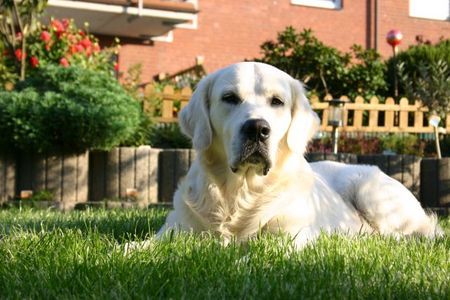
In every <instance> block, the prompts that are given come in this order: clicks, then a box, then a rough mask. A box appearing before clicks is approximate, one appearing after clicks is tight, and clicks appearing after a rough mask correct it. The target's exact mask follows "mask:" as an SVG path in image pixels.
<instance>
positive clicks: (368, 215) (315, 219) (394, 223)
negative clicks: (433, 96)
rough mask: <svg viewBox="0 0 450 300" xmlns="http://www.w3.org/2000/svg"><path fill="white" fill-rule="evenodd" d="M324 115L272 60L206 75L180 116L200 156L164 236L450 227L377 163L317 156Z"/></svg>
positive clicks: (425, 231) (435, 231)
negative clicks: (309, 157) (261, 131)
mask: <svg viewBox="0 0 450 300" xmlns="http://www.w3.org/2000/svg"><path fill="white" fill-rule="evenodd" d="M248 120H264V122H265V123H264V124H267V125H268V127H269V129H268V130H267V128H266V130H267V131H269V134H268V138H267V140H265V139H264V140H262V139H261V140H258V139H256V140H254V139H252V138H248V134H246V133H245V132H244V131H245V130H244V129H243V128H244V127H245V126H244V124H245V123H246V121H248ZM318 124H319V122H318V118H317V115H316V114H315V113H314V112H313V110H312V109H311V107H310V105H309V103H308V100H307V99H306V97H305V93H304V90H303V87H302V85H301V84H300V82H298V81H296V80H294V79H293V78H292V77H290V76H289V75H287V74H286V73H284V72H282V71H280V70H278V69H276V68H274V67H272V66H269V65H266V64H262V63H253V62H245V63H239V64H235V65H231V66H229V67H227V68H225V69H222V70H219V71H217V72H215V73H213V74H211V75H209V76H207V77H206V78H204V79H203V80H202V81H201V82H200V83H199V86H198V88H197V89H196V91H195V93H194V94H193V96H192V99H191V100H190V102H189V104H188V105H187V107H186V108H185V109H183V110H182V112H181V115H180V125H181V129H182V130H183V132H184V133H185V134H187V135H188V136H189V137H191V138H192V141H193V145H194V148H195V149H196V150H197V158H196V160H195V161H194V163H193V165H192V166H191V168H190V170H189V172H188V174H187V176H186V177H185V178H184V179H183V180H182V181H181V183H180V185H179V187H178V190H177V191H176V193H175V197H174V210H173V211H172V212H170V214H169V215H168V217H167V220H166V223H165V225H164V226H163V227H162V228H161V230H160V231H159V233H158V235H159V236H161V235H163V234H164V233H165V232H167V231H169V230H175V231H178V230H183V231H193V232H202V231H210V232H213V233H217V234H218V235H220V236H222V237H223V238H224V239H225V240H230V239H236V240H238V241H242V240H245V239H248V238H249V237H252V236H254V235H256V234H257V233H258V232H259V231H260V230H263V231H269V232H280V231H281V232H285V233H288V234H290V235H291V236H292V237H293V238H294V239H295V244H296V245H297V246H299V247H301V246H303V245H304V244H305V243H307V242H308V241H312V240H314V239H315V238H316V237H317V236H318V235H319V234H320V232H321V231H325V232H343V233H350V234H352V233H359V232H379V233H381V234H388V235H391V234H392V235H395V236H397V235H410V234H414V233H418V234H422V235H425V236H428V237H434V236H436V235H441V234H442V231H441V229H440V228H439V226H438V225H437V222H436V218H435V217H434V216H431V215H427V214H426V213H425V212H424V210H423V209H422V208H421V206H420V204H419V202H418V201H417V200H416V199H415V197H414V196H413V195H412V194H411V193H410V192H409V191H408V190H407V189H406V188H405V187H404V186H403V185H402V184H400V183H399V182H397V181H395V180H394V179H392V178H390V177H389V176H387V175H385V174H384V173H382V172H381V171H380V170H379V169H378V168H377V167H373V166H360V165H344V164H341V163H336V162H319V163H311V164H309V163H307V162H306V160H305V159H304V158H303V154H304V152H305V149H306V145H307V143H308V141H309V140H310V138H311V137H312V136H313V135H314V134H315V132H316V131H317V129H318ZM265 134H266V135H267V132H265Z"/></svg>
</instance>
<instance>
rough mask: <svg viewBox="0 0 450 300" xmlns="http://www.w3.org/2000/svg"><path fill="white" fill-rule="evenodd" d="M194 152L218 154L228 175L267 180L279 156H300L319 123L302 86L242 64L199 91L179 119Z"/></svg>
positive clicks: (254, 65)
mask: <svg viewBox="0 0 450 300" xmlns="http://www.w3.org/2000/svg"><path fill="white" fill-rule="evenodd" d="M180 125H181V128H182V130H183V132H184V133H185V134H187V135H188V136H190V137H191V138H192V141H193V145H194V148H196V149H197V150H200V151H204V150H207V149H208V150H211V151H215V152H217V154H216V155H217V156H219V159H220V158H222V159H224V160H225V161H226V162H227V163H228V166H229V167H230V169H231V170H232V171H233V172H235V173H237V172H244V171H246V170H248V169H249V168H255V170H256V172H257V173H258V174H262V175H266V174H267V173H268V172H269V170H270V168H271V167H272V166H273V164H274V163H275V162H276V161H277V158H278V157H277V155H279V153H280V152H282V151H284V152H285V151H291V152H294V153H296V154H298V155H302V154H303V153H304V151H305V148H306V145H307V143H308V141H309V140H310V138H311V137H312V136H313V134H314V133H315V132H316V130H317V128H318V118H317V115H316V114H315V113H314V111H313V110H312V109H311V107H310V105H309V103H308V100H307V99H306V97H305V93H304V89H303V87H302V85H301V83H300V82H299V81H297V80H295V79H293V78H292V77H291V76H289V75H288V74H286V73H284V72H282V71H280V70H278V69H277V68H274V67H272V66H269V65H266V64H262V63H254V62H244V63H238V64H235V65H231V66H229V67H227V68H225V69H222V70H219V71H217V72H215V73H213V74H211V75H209V76H207V77H206V78H204V79H203V80H202V81H201V82H200V83H199V85H198V87H197V89H196V91H195V93H194V94H193V96H192V98H191V100H190V102H189V104H188V105H187V106H186V108H184V109H183V110H182V112H181V115H180Z"/></svg>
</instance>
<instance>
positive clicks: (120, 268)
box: [0, 209, 450, 299]
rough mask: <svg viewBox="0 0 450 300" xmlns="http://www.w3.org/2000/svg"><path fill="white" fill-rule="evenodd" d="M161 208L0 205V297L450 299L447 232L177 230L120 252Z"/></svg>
mask: <svg viewBox="0 0 450 300" xmlns="http://www.w3.org/2000/svg"><path fill="white" fill-rule="evenodd" d="M166 213H167V211H166V210H163V209H150V210H113V211H106V210H87V211H74V212H70V213H59V212H52V211H38V210H37V211H34V210H23V211H19V210H4V211H0V237H1V240H0V298H58V299H61V298H133V299H134V298H157V297H158V298H183V297H186V298H286V297H289V298H311V297H313V298H322V299H331V298H405V299H419V298H431V299H433V298H434V299H448V296H449V295H450V287H449V282H450V267H449V257H450V239H449V238H448V233H449V230H450V222H449V219H448V218H447V219H443V220H441V224H442V226H443V227H444V228H445V229H446V233H447V235H446V237H444V238H441V239H437V240H432V241H430V240H426V239H421V238H410V239H402V240H400V241H397V240H395V239H391V238H383V237H380V236H378V235H372V236H368V235H364V236H360V237H358V238H345V237H341V236H337V235H333V236H327V235H323V236H321V238H320V239H319V240H318V242H317V243H316V244H314V245H310V246H308V247H306V248H305V249H304V250H302V251H295V250H293V247H292V244H291V242H290V240H289V238H288V237H286V236H274V235H263V236H262V237H261V238H258V239H254V240H250V241H249V242H248V243H247V244H245V245H241V244H235V243H231V244H229V245H228V246H222V243H221V242H220V241H219V240H218V239H216V238H213V237H211V236H210V235H208V234H205V235H190V234H183V235H180V236H175V237H172V238H167V239H165V240H163V241H158V242H153V243H152V244H151V246H150V247H149V248H148V249H145V250H137V251H134V252H131V253H130V254H128V255H124V252H123V250H124V244H125V243H126V242H128V241H142V240H144V239H146V238H149V237H151V236H152V235H153V234H154V233H155V231H156V230H157V229H158V228H159V226H161V224H162V223H163V222H164V217H165V215H166Z"/></svg>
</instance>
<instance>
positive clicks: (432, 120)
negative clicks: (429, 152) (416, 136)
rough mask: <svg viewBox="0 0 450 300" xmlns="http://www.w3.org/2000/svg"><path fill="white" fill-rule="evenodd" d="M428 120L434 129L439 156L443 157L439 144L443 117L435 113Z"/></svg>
mask: <svg viewBox="0 0 450 300" xmlns="http://www.w3.org/2000/svg"><path fill="white" fill-rule="evenodd" d="M428 122H429V124H430V125H431V126H432V127H433V129H434V138H435V139H436V152H437V156H438V158H439V159H441V158H442V155H441V146H440V144H439V122H441V118H440V117H438V116H436V115H433V116H431V117H430V118H429V119H428Z"/></svg>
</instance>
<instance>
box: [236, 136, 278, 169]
mask: <svg viewBox="0 0 450 300" xmlns="http://www.w3.org/2000/svg"><path fill="white" fill-rule="evenodd" d="M271 165H272V164H271V161H270V159H269V153H268V150H267V146H266V145H265V144H264V143H259V142H257V143H254V142H251V143H250V142H247V143H244V144H243V145H242V151H241V153H240V155H239V157H238V159H237V160H236V161H235V163H233V164H232V165H231V166H230V168H231V171H232V172H233V173H238V172H239V170H240V169H245V168H246V167H252V166H253V167H256V168H258V169H259V170H260V172H261V173H262V174H263V175H264V176H265V175H267V174H268V173H269V170H270V168H271Z"/></svg>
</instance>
